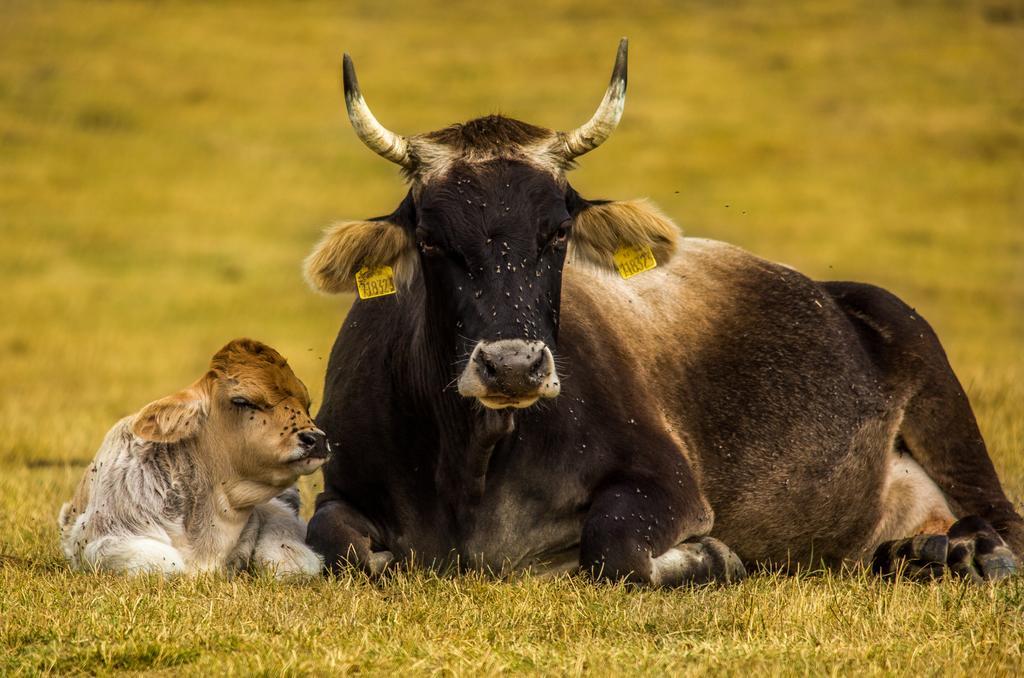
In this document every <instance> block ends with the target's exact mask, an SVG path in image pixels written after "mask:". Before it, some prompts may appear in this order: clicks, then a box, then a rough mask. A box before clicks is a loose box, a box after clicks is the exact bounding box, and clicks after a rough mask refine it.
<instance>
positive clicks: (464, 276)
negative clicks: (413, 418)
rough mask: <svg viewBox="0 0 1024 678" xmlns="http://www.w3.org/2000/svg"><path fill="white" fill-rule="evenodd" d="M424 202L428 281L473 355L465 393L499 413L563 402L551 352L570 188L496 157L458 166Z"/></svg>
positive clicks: (461, 382)
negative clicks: (503, 409)
mask: <svg viewBox="0 0 1024 678" xmlns="http://www.w3.org/2000/svg"><path fill="white" fill-rule="evenodd" d="M416 206H417V209H416V214H417V220H416V226H415V231H414V235H415V240H416V244H417V247H418V249H419V252H420V262H419V263H420V266H421V268H422V271H423V275H422V277H423V283H424V284H425V285H426V287H427V290H428V294H429V295H430V297H431V298H432V299H433V300H436V302H437V303H434V304H432V305H433V306H434V307H435V308H436V307H437V306H438V305H440V306H441V307H442V308H443V315H444V317H445V322H453V323H454V327H455V328H456V330H457V335H458V336H459V337H460V342H462V343H463V345H462V346H460V347H459V349H460V351H461V352H464V353H465V354H467V355H468V356H469V358H468V361H467V362H466V364H465V368H464V369H463V370H462V373H461V374H460V375H459V379H458V390H459V393H460V394H462V395H463V396H467V397H474V398H478V399H479V401H480V402H481V403H482V404H483V405H485V406H487V407H496V408H501V407H527V406H529V405H532V404H533V403H534V402H536V401H537V400H538V399H539V398H552V397H554V396H557V395H558V393H559V389H560V385H559V379H558V374H557V371H556V370H555V362H554V357H553V355H552V349H553V348H554V346H555V339H556V336H557V332H558V309H559V293H560V290H561V281H562V265H563V263H564V261H565V254H566V247H567V246H568V240H569V231H570V229H571V227H572V219H571V216H570V214H569V209H568V206H567V204H566V199H565V190H564V188H561V187H559V185H558V182H557V181H556V180H555V178H554V177H553V176H551V175H550V174H549V173H547V172H543V171H538V170H537V169H536V168H534V167H532V166H530V165H528V164H525V163H523V162H520V161H514V160H505V159H495V160H490V161H487V162H485V163H482V164H480V165H477V166H471V165H464V164H456V165H455V166H453V167H452V168H451V169H450V170H449V171H448V172H447V173H446V174H445V176H444V177H443V178H440V179H437V180H435V181H433V182H431V183H429V184H427V185H426V186H425V187H424V188H423V190H422V191H420V194H419V198H418V200H416Z"/></svg>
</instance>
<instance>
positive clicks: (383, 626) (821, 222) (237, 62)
mask: <svg viewBox="0 0 1024 678" xmlns="http://www.w3.org/2000/svg"><path fill="white" fill-rule="evenodd" d="M629 4H630V3H621V2H619V3H616V2H610V1H607V0H588V1H587V2H579V3H577V2H569V1H568V0H559V1H558V2H539V1H536V0H524V1H523V2H517V3H515V5H514V7H513V8H511V9H510V8H509V7H508V6H507V5H505V4H494V5H488V6H483V7H481V6H478V5H479V3H466V4H462V3H454V4H453V3H446V4H445V5H444V7H437V8H429V7H426V6H425V5H423V4H422V3H415V2H411V1H407V2H401V3H397V4H388V5H383V4H379V3H371V2H358V3H349V4H347V5H345V6H342V5H339V4H335V3H330V4H329V3H318V2H309V3H299V4H287V5H284V4H276V3H244V4H242V3H216V4H210V5H207V4H193V3H174V4H163V3H127V2H104V3H89V4H76V3H65V2H47V3H37V2H29V1H27V0H6V1H5V2H3V3H2V4H0V239H2V242H3V245H2V246H0V284H2V288H3V290H4V294H3V299H2V303H0V673H3V674H9V673H13V674H19V673H38V672H46V671H50V672H55V673H107V672H116V671H135V672H138V671H156V670H163V671H166V672H175V673H176V672H188V673H195V674H204V673H210V672H214V671H216V672H218V673H221V672H223V673H228V672H232V673H246V674H248V673H271V674H278V673H306V672H309V673H335V672H340V671H343V670H345V671H353V672H354V671H356V670H359V671H366V672H371V673H385V672H391V671H403V672H415V673H455V674H469V673H473V674H475V673H497V672H502V671H508V672H517V673H518V672H536V673H594V674H606V673H650V672H671V673H677V674H678V673H684V674H685V673H704V672H706V671H712V670H713V671H723V672H728V673H737V674H739V673H749V672H751V671H758V672H765V673H771V674H778V673H786V674H789V673H816V674H820V673H847V672H858V673H891V672H900V673H940V672H941V673H946V672H951V673H960V672H966V671H967V670H968V669H970V670H971V671H972V672H978V673H981V674H984V673H986V672H988V673H995V674H1010V673H1020V672H1021V669H1022V667H1024V659H1022V656H1021V647H1022V645H1024V619H1022V611H1024V581H1022V579H1021V578H1018V579H1016V580H1014V581H1012V582H1009V583H1007V584H1004V585H1001V586H998V587H992V588H990V587H978V588H963V587H961V586H960V585H958V584H957V583H955V582H944V583H940V584H933V585H927V586H919V585H911V584H906V583H897V584H884V583H881V582H878V581H874V580H870V579H864V578H860V577H856V576H854V577H837V576H833V575H813V574H808V575H802V576H799V577H793V578H778V577H775V576H769V575H764V576H759V577H755V578H752V579H750V580H748V581H746V582H744V583H743V584H741V585H739V586H735V587H731V588H727V589H716V588H710V589H701V590H696V591H672V592H658V591H636V590H629V589H626V588H623V587H609V586H593V585H591V584H589V583H587V582H585V581H583V580H579V579H574V578H563V579H557V580H553V581H541V580H537V579H532V578H528V577H527V578H518V579H514V580H511V581H507V582H501V581H493V580H488V579H486V578H482V577H467V578H463V579H446V578H438V577H435V576H432V575H427V574H407V575H399V576H396V577H394V578H392V579H389V580H386V581H383V582H380V583H371V582H368V581H365V580H363V579H362V578H360V577H358V576H350V577H343V578H340V579H338V580H331V581H318V582H313V583H308V584H301V585H298V584H280V583H276V582H273V581H268V580H264V579H260V578H247V577H241V578H238V579H235V580H233V581H227V580H220V579H206V580H199V581H169V582H163V581H159V580H147V579H139V580H130V581H129V580H124V579H120V578H116V577H107V576H83V575H73V574H71V573H69V572H68V571H67V570H66V569H65V567H64V566H63V563H62V561H61V559H60V557H59V552H58V549H57V545H56V528H55V520H54V518H55V516H56V512H57V509H58V507H59V505H60V503H61V502H62V501H63V500H64V499H66V498H67V497H69V496H70V493H71V491H72V488H73V485H74V483H75V482H76V481H77V478H78V476H79V474H80V473H81V472H82V468H83V465H84V464H85V463H86V462H87V461H88V460H89V459H90V458H91V456H92V454H93V452H94V451H95V448H96V446H97V445H98V443H99V441H100V440H101V438H102V436H103V434H104V432H105V431H106V430H107V428H109V426H110V425H111V424H112V423H113V422H114V421H116V420H117V418H119V417H120V416H123V415H124V414H127V413H129V412H131V411H134V410H135V409H137V408H138V407H140V406H141V405H142V404H144V403H146V402H148V401H149V400H152V399H154V398H157V397H159V396H162V395H165V394H167V393H169V392H171V391H173V390H175V389H177V388H179V387H181V386H183V385H185V384H187V383H189V382H190V380H191V379H193V378H194V377H195V376H197V375H198V374H199V373H200V371H201V370H202V368H203V366H204V364H205V362H206V361H207V360H208V358H209V356H210V355H211V354H212V353H213V351H214V350H215V349H216V348H218V347H219V346H220V345H222V344H223V343H225V342H226V341H227V340H228V339H230V338H232V337H235V336H243V335H250V336H254V337H257V338H260V339H262V340H264V341H267V342H268V343H270V344H272V345H274V346H275V347H277V348H278V349H280V350H281V351H282V352H283V353H284V354H285V355H286V356H288V357H289V358H290V360H291V363H292V364H293V366H294V367H295V369H296V371H297V373H298V374H299V375H300V377H302V378H304V379H305V381H306V382H307V383H308V384H309V386H310V389H311V391H312V392H313V393H314V394H317V393H318V392H319V390H320V388H321V380H322V372H323V369H324V358H325V356H326V354H327V351H328V350H329V347H330V344H331V342H332V341H333V338H334V334H335V332H336V330H337V327H338V325H339V324H340V318H341V316H342V314H343V313H344V311H345V307H346V305H347V303H348V302H349V300H348V299H345V298H343V299H329V298H324V297H317V296H315V295H313V294H312V293H310V292H309V291H308V290H307V289H306V288H305V287H304V285H303V282H302V280H301V276H300V275H299V262H300V261H301V259H302V258H303V257H304V256H305V254H306V253H307V251H308V249H309V248H310V247H311V245H312V243H313V242H314V241H315V239H316V237H317V234H318V232H319V231H320V229H321V228H322V227H323V226H325V225H326V224H328V223H329V222H330V221H332V220H334V219H339V218H354V217H365V216H370V215H375V214H381V213H386V212H388V211H390V210H391V209H392V207H393V206H394V205H395V204H397V202H398V201H399V200H400V199H401V196H402V187H401V185H400V182H399V180H398V178H397V172H396V171H395V168H393V167H392V166H390V165H388V164H387V163H385V162H384V161H382V160H379V159H378V158H376V157H375V156H373V155H372V154H371V153H370V152H369V151H367V150H366V149H364V148H363V147H362V146H361V144H360V143H359V142H358V141H357V140H356V139H355V137H354V135H353V134H352V133H351V131H350V130H349V129H348V127H347V123H346V122H345V120H344V118H343V116H342V113H341V102H340V95H339V85H338V82H337V78H338V70H339V61H340V52H341V51H342V50H347V51H349V52H350V53H351V54H352V55H353V57H354V58H355V59H356V63H357V65H358V66H359V72H360V79H361V82H362V84H363V89H364V91H365V93H366V96H367V98H368V100H369V101H370V103H371V105H372V106H373V107H374V110H375V112H376V113H377V115H378V117H380V118H381V120H382V121H383V122H384V123H385V124H386V125H388V126H390V127H392V128H394V129H396V130H397V131H400V132H407V133H411V132H417V131H423V130H426V129H433V128H437V127H440V126H443V125H445V124H448V123H450V122H453V121H456V120H461V119H466V118H469V117H472V116H474V115H478V114H482V113H489V112H494V111H497V110H500V111H503V112H506V113H508V114H511V115H514V116H518V117H522V118H524V119H527V120H529V121H530V122H534V123H537V124H542V125H546V126H550V127H559V128H567V127H571V126H574V125H577V124H579V123H580V122H581V121H583V120H585V119H586V117H587V116H588V115H589V114H590V113H591V111H592V109H593V106H594V105H596V103H597V100H598V98H599V97H600V94H601V90H602V88H603V86H604V84H605V82H606V79H607V74H608V71H609V69H610V68H611V61H612V57H613V52H614V47H615V43H616V41H617V39H618V37H619V36H621V35H628V36H629V37H630V39H631V64H630V94H629V102H628V105H627V109H626V115H625V118H624V121H623V124H622V125H621V127H620V129H619V131H618V132H617V133H616V134H615V135H614V136H613V138H612V139H611V140H610V141H609V142H608V143H607V144H606V145H605V146H604V147H602V148H601V149H600V150H598V151H596V152H595V153H593V154H592V155H590V156H587V157H586V158H584V159H583V162H582V167H581V168H580V170H578V171H577V172H576V173H575V174H574V175H573V176H572V180H573V183H574V185H575V186H576V187H577V188H578V189H579V190H580V191H581V192H582V193H583V194H584V195H587V196H591V197H635V196H639V195H646V196H650V197H651V198H652V199H654V200H655V202H657V203H659V204H660V205H661V206H662V207H663V208H664V209H665V210H666V211H667V212H668V213H669V214H672V215H673V216H674V217H675V218H676V219H677V220H678V221H679V223H680V224H681V225H682V227H683V228H684V230H685V231H687V232H688V233H689V234H692V235H699V236H704V237H712V238H719V239H724V240H729V241H731V242H735V243H737V244H740V245H742V246H744V247H747V248H748V249H750V250H752V251H754V252H756V253H758V254H760V255H762V256H765V257H768V258H771V259H776V260H781V261H785V262H787V263H789V264H792V265H794V266H796V267H798V268H800V269H801V270H803V271H805V272H807V273H808V274H810V275H812V276H814V277H818V278H829V279H859V280H866V281H871V282H875V283H877V284H881V285H883V286H886V287H888V288H890V289H892V290H894V291H895V292H897V293H898V294H900V295H901V296H902V297H903V298H904V299H906V300H907V301H908V302H910V303H911V304H913V305H915V306H916V307H917V308H918V310H919V311H920V312H921V313H922V314H923V315H924V316H925V317H927V318H929V320H930V321H931V322H932V323H933V325H935V327H936V328H937V330H938V331H939V334H940V336H941V337H942V338H943V340H944V343H945V346H946V348H947V351H948V353H949V355H950V359H951V361H952V364H953V366H954V368H955V369H956V371H957V373H958V375H959V376H960V378H961V380H962V381H963V382H964V384H965V386H966V388H967V390H968V393H969V395H970V397H971V400H972V402H973V403H974V406H975V410H976V412H977V414H978V417H979V421H980V424H981V428H982V431H983V433H984V434H985V437H986V440H987V441H988V443H989V446H990V450H991V454H992V457H993V459H994V461H995V464H996V467H997V469H998V470H999V471H1000V474H1001V477H1002V478H1003V479H1004V483H1005V485H1006V487H1007V489H1008V491H1009V492H1010V494H1011V496H1013V497H1014V498H1015V499H1016V500H1017V501H1018V502H1019V501H1020V499H1021V497H1022V496H1024V418H1022V403H1024V358H1022V356H1024V88H1022V87H1021V75H1020V74H1021V73H1022V72H1024V51H1022V50H1021V49H1020V45H1021V44H1024V6H1022V5H1021V3H1020V2H1019V0H983V1H978V2H969V1H963V2H945V3H913V2H902V3H893V2H881V1H878V2H866V3H863V2H852V1H851V2H842V1H836V2H828V3H802V2H796V3H785V4H783V3H772V4H770V5H769V4H767V3H766V4H764V5H760V4H755V3H745V2H740V3H727V4H722V3H713V2H698V1H693V2H686V3H670V2H652V3H649V4H647V3H645V4H644V6H643V7H641V8H635V7H629V6H628V5H629ZM679 350H681V351H682V350H686V347H685V346H681V347H679ZM315 486H316V481H312V482H309V483H306V484H305V485H304V488H303V489H304V495H305V498H306V499H307V500H308V499H310V498H311V497H312V496H313V494H314V493H315V491H316V487H315Z"/></svg>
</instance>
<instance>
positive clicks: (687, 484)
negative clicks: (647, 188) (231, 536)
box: [305, 39, 1024, 586]
mask: <svg viewBox="0 0 1024 678" xmlns="http://www.w3.org/2000/svg"><path fill="white" fill-rule="evenodd" d="M626 50H627V43H626V40H625V39H623V41H622V42H621V43H620V45H619V50H618V54H617V57H616V61H615V66H614V70H613V72H612V77H611V82H610V83H609V86H608V88H607V90H606V92H605V94H604V98H603V99H602V101H601V103H600V105H599V107H598V109H597V111H596V112H595V113H594V115H593V117H592V118H591V119H590V121H588V122H587V123H586V124H584V125H583V126H582V127H580V128H578V129H575V130H573V131H570V132H558V131H552V130H549V129H545V128H541V127H537V126H534V125H531V124H527V123H524V122H520V121H518V120H514V119H511V118H507V117H501V116H494V115H491V116H486V117H482V118H478V119H475V120H471V121H469V122H466V123H464V124H456V125H453V126H450V127H446V128H444V129H441V130H439V131H435V132H430V133H427V134H421V135H416V136H408V137H406V136H402V135H399V134H396V133H394V132H392V131H390V130H388V129H386V128H385V127H383V126H382V125H381V124H380V123H379V122H378V121H377V120H376V118H375V117H374V115H373V114H372V113H371V111H370V109H369V107H368V106H367V104H366V101H365V99H364V98H363V95H362V92H361V89H360V87H359V84H358V81H357V79H356V73H355V69H354V66H353V63H352V60H351V59H350V58H349V56H348V55H347V54H346V55H345V57H344V60H343V80H344V94H345V102H346V107H347V110H348V115H349V118H350V120H351V123H352V125H353V127H354V129H355V131H356V133H357V135H358V136H359V138H360V139H361V140H362V141H363V142H364V143H365V144H366V145H367V146H368V147H369V148H370V149H372V150H373V151H375V152H376V153H378V154H379V155H381V156H382V157H384V158H386V159H388V160H390V161H391V162H393V163H396V164H398V165H399V166H400V167H401V168H402V172H403V175H404V177H405V179H406V181H407V183H408V193H407V194H406V196H405V198H404V199H403V200H402V202H401V204H399V205H398V207H397V209H395V210H394V211H393V212H392V213H391V214H389V215H387V216H383V217H378V218H374V219H368V220H361V221H352V222H345V223H341V224H337V225H335V226H333V227H331V228H330V229H328V230H327V231H326V233H325V235H324V236H323V239H322V240H321V241H320V242H319V244H318V245H316V247H315V248H314V250H313V251H312V253H311V254H310V256H309V257H308V258H307V260H306V263H305V272H306V276H307V279H308V280H309V282H310V283H311V285H312V286H313V287H314V288H315V289H317V290H320V291H323V292H327V293H340V292H346V291H352V290H354V289H357V288H358V290H359V292H360V296H361V298H360V299H358V300H356V301H355V302H354V304H353V305H352V307H351V309H350V311H349V312H348V315H347V317H346V318H345V319H344V321H343V324H342V327H341V329H340V332H339V334H338V337H337V340H336V341H335V343H334V347H333V349H332V351H331V355H330V360H329V365H328V369H327V374H326V377H325V386H324V398H323V404H322V406H321V407H320V410H319V413H318V415H317V418H316V422H317V425H318V426H319V427H320V428H321V429H323V430H324V431H325V432H326V434H327V436H328V438H329V440H330V443H331V445H332V448H333V449H335V450H336V454H335V456H334V457H333V458H332V459H331V460H330V461H329V462H328V464H327V465H326V466H325V467H324V489H323V491H322V493H321V494H320V495H319V496H318V498H317V503H316V510H315V513H314V515H313V517H312V519H311V521H310V523H309V526H308V531H307V542H308V543H309V544H310V545H311V546H312V547H313V548H314V550H316V551H317V552H319V553H320V554H322V555H323V556H324V558H325V562H326V563H327V566H328V567H329V568H331V569H332V570H338V569H340V568H345V567H356V568H361V569H363V570H365V571H367V572H370V573H379V572H381V571H384V570H386V569H388V568H390V567H391V566H394V565H403V566H407V565H408V564H410V563H412V564H417V563H418V564H421V565H424V566H427V567H432V568H439V569H452V568H454V569H455V570H456V571H464V570H467V569H469V570H473V569H480V570H484V571H489V572H493V573H499V574H500V573H508V572H518V571H523V570H530V571H533V572H538V573H558V572H565V571H582V572H584V573H588V574H592V575H593V576H595V577H597V578H600V579H610V580H625V581H628V582H634V583H637V584H647V585H653V586H679V585H690V584H695V583H702V582H711V581H718V582H730V581H736V580H738V579H740V578H741V577H743V576H745V573H746V570H747V569H748V568H750V567H751V566H757V567H780V568H789V569H791V568H793V567H796V566H807V567H810V566H814V567H818V566H822V565H823V566H826V567H833V568H836V567H842V566H844V564H849V563H862V564H863V565H864V566H866V567H871V568H873V569H875V570H876V571H878V572H879V573H881V574H884V575H891V574H894V573H896V572H898V571H903V572H909V573H911V574H913V575H915V576H916V575H921V576H933V575H935V574H939V573H942V572H945V571H951V572H955V573H957V574H960V575H962V576H965V577H969V578H971V579H972V580H979V581H980V580H987V579H999V578H1002V577H1005V576H1007V575H1009V574H1011V573H1012V572H1014V571H1015V570H1016V567H1017V561H1016V557H1015V553H1014V552H1016V553H1018V554H1019V553H1022V552H1024V522H1022V520H1021V518H1020V516H1019V515H1018V514H1017V513H1016V511H1015V510H1014V507H1013V505H1012V504H1011V502H1010V501H1009V500H1008V499H1007V497H1006V495H1005V494H1004V492H1003V489H1002V487H1001V486H1000V482H999V480H998V478H997V476H996V473H995V471H994V468H993V466H992V463H991V461H990V460H989V457H988V453H987V451H986V447H985V443H984V442H983V440H982V437H981V434H980V432H979V430H978V426H977V424H976V422H975V418H974V415H973V413H972V411H971V407H970V405H969V403H968V401H967V398H966V396H965V394H964V391H963V389H962V388H961V386H960V384H959V383H958V381H957V379H956V377H955V376H954V374H953V371H952V369H951V367H950V365H949V363H948V361H947V359H946V356H945V354H944V352H943V349H942V347H941V345H940V343H939V341H938V339H937V338H936V336H935V334H934V333H933V331H932V329H931V328H930V327H929V325H928V323H927V322H926V321H925V320H924V319H923V318H922V317H921V315H920V314H918V313H917V312H916V311H915V310H914V309H912V308H911V307H909V306H907V305H906V304H904V303H903V302H902V301H900V300H899V299H898V298H896V297H895V296H894V295H892V294H890V293H889V292H887V291H885V290H882V289H879V288H877V287H873V286H870V285H866V284H860V283H854V282H817V281H814V280H811V279H809V278H807V277H806V276H804V275H802V274H800V273H799V272H797V271H795V270H793V269H791V268H789V267H786V266H782V265H779V264H775V263H771V262H769V261H765V260H763V259H760V258H758V257H756V256H754V255H752V254H749V253H747V252H745V251H743V250H741V249H739V248H737V247H733V246H731V245H728V244H724V243H720V242H713V241H710V240H703V239H695V238H683V237H681V235H680V233H679V230H678V228H677V227H676V226H675V225H674V224H673V222H672V221H671V220H670V219H669V218H668V217H667V216H665V215H664V214H663V213H662V212H660V211H659V210H658V209H657V208H656V207H654V206H653V205H652V204H650V203H649V202H646V201H636V200H633V201H606V200H590V199H586V198H584V197H582V196H581V195H580V194H579V193H578V192H577V191H576V190H575V189H574V188H573V187H572V186H571V185H570V184H569V182H568V180H567V178H566V175H567V172H568V171H569V170H570V169H571V168H572V167H573V166H574V163H575V161H576V159H577V158H579V157H580V156H582V155H583V154H585V153H587V152H589V151H591V150H593V149H595V148H597V147H598V146H599V145H600V144H601V143H602V142H604V141H605V140H606V139H607V138H608V136H609V135H610V134H611V132H612V130H614V129H615V127H616V125H617V124H618V122H619V119H620V117H621V115H622V110H623V103H624V100H625V91H626V81H627V77H626V63H627V51H626Z"/></svg>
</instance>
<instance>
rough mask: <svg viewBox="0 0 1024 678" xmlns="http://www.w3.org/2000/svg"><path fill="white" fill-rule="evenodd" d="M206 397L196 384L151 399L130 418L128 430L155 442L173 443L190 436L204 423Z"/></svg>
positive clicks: (206, 406) (207, 399) (206, 405)
mask: <svg viewBox="0 0 1024 678" xmlns="http://www.w3.org/2000/svg"><path fill="white" fill-rule="evenodd" d="M208 404H209V397H208V396H207V394H206V391H205V390H204V389H202V388H201V387H200V386H199V385H198V384H197V385H195V386H192V387H190V388H187V389H185V390H184V391H180V392H178V393H175V394H174V395H169V396H167V397H166V398H161V399H160V400H154V401H153V402H151V403H150V404H148V405H146V406H145V407H143V408H142V409H141V410H140V411H139V413H138V414H136V415H135V418H134V419H133V420H132V433H134V434H135V435H137V436H138V437H140V438H142V439H143V440H148V441H151V442H155V443H176V442H179V441H182V440H187V439H188V438H192V437H193V436H195V435H196V434H198V433H199V431H200V429H201V428H202V427H203V424H204V423H205V422H206V413H207V411H208Z"/></svg>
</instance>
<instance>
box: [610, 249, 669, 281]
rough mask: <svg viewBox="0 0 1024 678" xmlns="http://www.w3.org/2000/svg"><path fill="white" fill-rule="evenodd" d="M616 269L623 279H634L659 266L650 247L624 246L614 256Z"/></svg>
mask: <svg viewBox="0 0 1024 678" xmlns="http://www.w3.org/2000/svg"><path fill="white" fill-rule="evenodd" d="M612 259H614V260H615V268H617V269H619V275H621V276H622V277H623V278H632V277H633V276H634V275H636V274H638V273H643V272H644V271H649V270H651V269H652V268H654V267H655V266H657V265H658V262H657V261H655V260H654V252H653V251H652V250H651V247H650V246H649V245H623V246H622V247H620V248H619V249H617V250H615V254H613V255H612Z"/></svg>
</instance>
